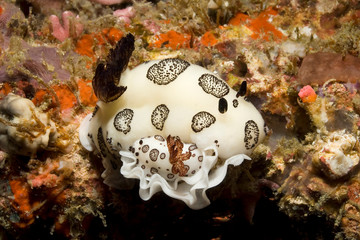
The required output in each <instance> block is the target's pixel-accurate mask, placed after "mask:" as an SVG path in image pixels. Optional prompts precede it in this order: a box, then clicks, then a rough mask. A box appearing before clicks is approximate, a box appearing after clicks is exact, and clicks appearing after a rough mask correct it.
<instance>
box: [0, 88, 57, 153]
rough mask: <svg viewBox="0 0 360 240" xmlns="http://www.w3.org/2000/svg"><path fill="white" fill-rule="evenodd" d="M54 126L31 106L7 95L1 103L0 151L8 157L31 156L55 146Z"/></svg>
mask: <svg viewBox="0 0 360 240" xmlns="http://www.w3.org/2000/svg"><path fill="white" fill-rule="evenodd" d="M57 136H58V134H57V132H56V127H55V123H54V122H53V121H51V120H50V118H49V116H48V115H47V114H46V113H42V112H40V111H39V110H37V109H36V108H35V105H34V104H33V102H31V101H30V100H29V99H26V98H22V97H20V96H17V95H14V94H11V93H10V94H9V95H8V96H6V97H5V98H4V99H3V100H1V101H0V149H2V150H3V151H5V152H7V153H11V154H16V155H23V156H33V155H34V154H35V153H36V152H37V151H38V150H41V149H46V148H47V147H48V146H49V144H50V143H51V142H55V140H56V138H57Z"/></svg>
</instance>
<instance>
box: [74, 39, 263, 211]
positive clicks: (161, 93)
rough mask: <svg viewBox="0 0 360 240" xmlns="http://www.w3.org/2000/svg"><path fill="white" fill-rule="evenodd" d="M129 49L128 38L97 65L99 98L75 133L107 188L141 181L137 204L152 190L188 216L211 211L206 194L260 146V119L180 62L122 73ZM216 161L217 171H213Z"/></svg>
mask: <svg viewBox="0 0 360 240" xmlns="http://www.w3.org/2000/svg"><path fill="white" fill-rule="evenodd" d="M133 50H134V37H133V36H132V35H131V34H128V35H127V36H126V37H125V38H123V39H121V40H120V41H119V43H118V44H117V46H116V48H115V49H113V50H112V51H111V52H110V54H109V56H108V59H107V62H106V63H105V64H99V65H98V67H97V69H96V73H95V76H94V79H93V87H94V91H95V93H96V95H97V97H98V98H99V99H100V101H99V102H98V104H97V106H96V108H95V110H94V112H93V113H92V114H89V115H88V116H87V117H86V118H85V119H84V120H83V122H82V124H81V127H80V141H81V143H82V145H83V146H84V147H85V148H86V149H87V150H89V151H93V150H97V151H99V152H100V154H101V156H102V158H103V164H104V166H105V169H106V170H105V172H104V173H103V175H102V176H103V177H104V178H105V183H107V184H108V185H110V186H112V187H117V188H124V186H125V184H124V182H126V181H129V180H127V179H139V180H140V192H139V193H140V197H141V198H142V199H144V200H147V199H149V198H151V196H152V195H153V194H155V193H156V192H158V191H161V190H162V191H164V192H165V193H166V194H167V195H169V196H171V197H173V198H176V199H180V200H182V201H184V202H185V203H186V204H187V205H188V206H189V207H191V208H193V209H200V208H203V207H205V206H207V205H208V204H210V201H209V199H208V198H207V196H206V193H205V191H206V190H207V189H208V188H211V187H214V186H216V185H218V184H219V183H221V182H222V181H223V179H224V177H225V176H226V172H227V166H228V165H229V164H231V165H235V166H237V165H240V164H241V163H242V162H243V160H244V159H250V158H249V157H248V156H247V155H248V154H250V153H251V152H252V150H253V149H254V148H255V147H256V146H257V145H258V144H259V143H260V142H261V141H262V140H263V138H264V136H265V132H264V120H263V119H262V117H261V115H260V113H259V112H258V111H257V110H256V108H255V107H254V106H253V105H252V104H251V103H249V102H247V101H245V100H244V98H243V96H244V95H245V92H246V82H244V83H243V84H242V86H241V89H240V91H239V92H236V91H234V90H233V89H231V88H230V87H229V86H228V85H227V84H226V82H225V81H223V80H222V79H220V78H219V77H218V76H216V75H215V74H214V73H212V72H210V71H208V70H206V69H205V68H202V67H200V66H197V65H193V64H190V63H189V62H187V61H184V60H181V59H173V58H170V59H163V60H156V61H150V62H146V63H143V64H141V65H139V66H137V67H136V68H134V69H132V70H126V66H127V63H128V61H129V58H130V56H131V54H132V52H133ZM219 159H221V160H222V161H221V164H216V163H217V162H218V160H219Z"/></svg>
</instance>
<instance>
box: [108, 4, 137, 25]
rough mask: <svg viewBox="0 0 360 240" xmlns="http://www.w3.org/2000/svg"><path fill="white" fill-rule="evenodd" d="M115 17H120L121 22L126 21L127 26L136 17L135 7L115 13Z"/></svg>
mask: <svg viewBox="0 0 360 240" xmlns="http://www.w3.org/2000/svg"><path fill="white" fill-rule="evenodd" d="M113 15H114V16H115V17H118V19H119V20H121V21H124V22H125V23H127V24H130V23H131V18H133V17H134V16H135V9H134V8H133V7H127V8H124V9H118V10H116V11H114V12H113Z"/></svg>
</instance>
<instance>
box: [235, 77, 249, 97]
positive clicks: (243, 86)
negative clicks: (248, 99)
mask: <svg viewBox="0 0 360 240" xmlns="http://www.w3.org/2000/svg"><path fill="white" fill-rule="evenodd" d="M246 88H247V84H246V81H243V82H242V83H241V85H240V89H239V91H238V92H237V93H236V97H237V98H238V97H243V96H245V94H246Z"/></svg>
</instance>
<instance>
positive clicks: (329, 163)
mask: <svg viewBox="0 0 360 240" xmlns="http://www.w3.org/2000/svg"><path fill="white" fill-rule="evenodd" d="M316 146H318V151H317V154H315V155H314V158H313V162H314V163H315V165H317V166H319V167H320V169H321V170H322V171H323V172H324V173H325V174H326V175H328V176H329V177H330V178H333V179H337V178H341V177H344V176H346V175H348V174H349V173H350V172H351V170H352V169H354V167H356V166H357V165H358V164H359V160H360V158H359V143H358V140H357V138H356V137H355V136H353V135H351V134H347V133H345V131H344V130H343V131H337V132H333V133H331V135H330V136H329V137H328V139H327V141H323V140H320V141H318V142H317V143H316Z"/></svg>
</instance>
